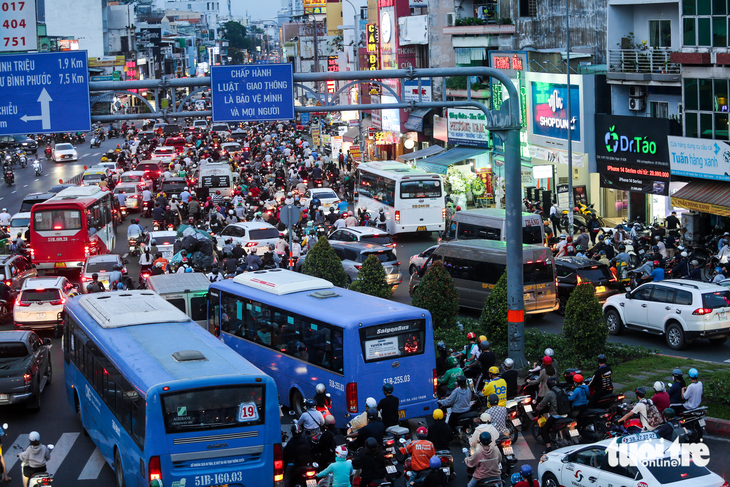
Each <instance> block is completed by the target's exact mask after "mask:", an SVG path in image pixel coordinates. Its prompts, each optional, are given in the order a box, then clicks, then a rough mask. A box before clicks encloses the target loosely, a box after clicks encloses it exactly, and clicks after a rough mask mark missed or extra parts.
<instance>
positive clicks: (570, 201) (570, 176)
mask: <svg viewBox="0 0 730 487" xmlns="http://www.w3.org/2000/svg"><path fill="white" fill-rule="evenodd" d="M565 31H566V41H567V42H566V44H567V50H568V52H567V65H566V66H567V68H566V70H565V73H566V75H565V77H566V80H567V83H568V90H567V92H568V100H567V109H568V114H567V116H568V235H573V134H572V127H571V126H570V124H571V121H572V117H571V111H570V0H565Z"/></svg>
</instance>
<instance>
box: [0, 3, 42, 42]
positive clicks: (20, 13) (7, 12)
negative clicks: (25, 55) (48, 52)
mask: <svg viewBox="0 0 730 487" xmlns="http://www.w3.org/2000/svg"><path fill="white" fill-rule="evenodd" d="M36 29H37V26H36V23H35V2H34V1H33V0H29V1H17V0H16V1H7V0H0V51H2V52H8V51H35V50H37V49H38V42H37V39H36Z"/></svg>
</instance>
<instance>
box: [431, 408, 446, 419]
mask: <svg viewBox="0 0 730 487" xmlns="http://www.w3.org/2000/svg"><path fill="white" fill-rule="evenodd" d="M433 419H434V420H436V421H438V420H440V419H444V412H443V411H442V410H440V409H434V410H433Z"/></svg>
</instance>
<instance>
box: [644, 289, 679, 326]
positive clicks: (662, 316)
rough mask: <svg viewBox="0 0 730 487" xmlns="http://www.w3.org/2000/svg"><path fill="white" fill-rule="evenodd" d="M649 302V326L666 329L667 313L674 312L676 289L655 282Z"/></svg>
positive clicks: (647, 321) (647, 324) (647, 322)
mask: <svg viewBox="0 0 730 487" xmlns="http://www.w3.org/2000/svg"><path fill="white" fill-rule="evenodd" d="M648 304H649V306H648V308H647V309H648V312H647V319H646V326H647V328H651V329H654V330H664V323H665V322H666V319H667V315H669V314H673V313H674V289H672V288H670V287H667V286H662V285H661V284H654V291H653V292H652V293H651V301H650V302H649V303H648Z"/></svg>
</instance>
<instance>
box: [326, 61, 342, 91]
mask: <svg viewBox="0 0 730 487" xmlns="http://www.w3.org/2000/svg"><path fill="white" fill-rule="evenodd" d="M338 59H339V56H328V57H327V71H328V72H330V73H336V72H338V71H339V70H340V65H339V64H338V63H337V60H338ZM336 91H337V81H335V80H332V79H330V80H327V93H334V92H336Z"/></svg>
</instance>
